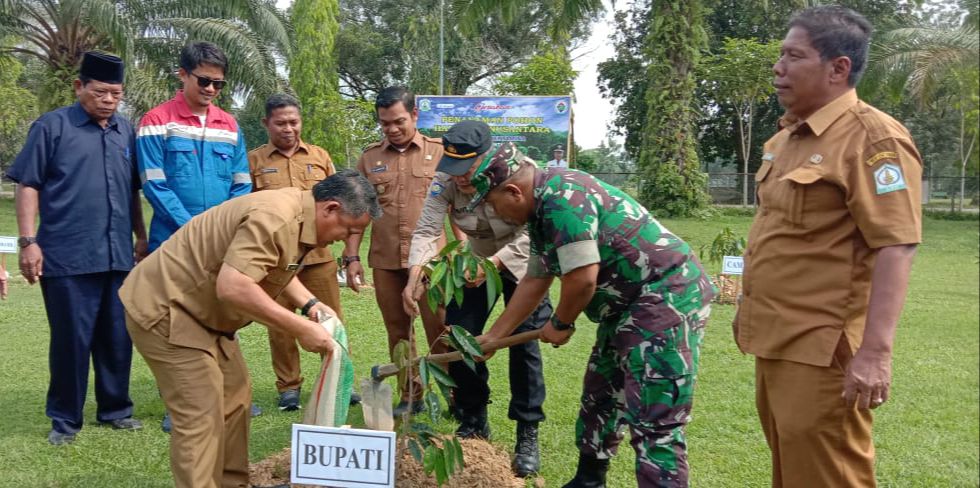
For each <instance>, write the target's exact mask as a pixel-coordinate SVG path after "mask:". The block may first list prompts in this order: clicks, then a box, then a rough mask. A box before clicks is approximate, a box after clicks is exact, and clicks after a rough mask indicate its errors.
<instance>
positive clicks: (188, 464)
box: [126, 313, 252, 488]
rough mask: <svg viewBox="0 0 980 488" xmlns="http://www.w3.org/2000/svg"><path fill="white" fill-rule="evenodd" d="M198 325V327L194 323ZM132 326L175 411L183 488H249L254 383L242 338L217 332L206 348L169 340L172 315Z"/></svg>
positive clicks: (173, 450) (175, 458)
mask: <svg viewBox="0 0 980 488" xmlns="http://www.w3.org/2000/svg"><path fill="white" fill-rule="evenodd" d="M190 326H193V325H190ZM126 328H127V329H128V330H129V335H130V336H131V337H132V339H133V344H134V345H135V346H136V349H137V350H138V351H139V352H140V354H142V355H143V358H144V359H145V360H146V363H147V365H149V367H150V371H152V372H153V376H154V377H155V378H156V380H157V386H158V387H159V389H160V395H161V396H162V397H163V403H164V405H166V407H167V411H168V412H170V418H171V420H172V421H173V430H172V431H171V434H170V470H171V472H173V476H174V485H175V486H176V487H178V488H185V487H186V488H217V487H219V486H220V487H248V486H249V484H248V425H249V417H250V415H249V413H250V410H249V405H251V403H252V384H251V380H250V379H249V376H248V368H247V367H246V365H245V359H244V358H243V357H242V351H241V349H240V348H239V347H238V341H237V339H234V338H229V337H226V336H223V335H220V334H214V343H213V344H211V345H210V346H209V347H208V348H207V349H206V350H205V349H195V348H190V347H182V346H176V345H173V344H171V343H170V342H169V340H168V338H169V336H170V318H169V317H165V318H164V319H163V320H162V321H160V322H159V323H157V324H155V325H153V326H152V327H150V329H149V330H147V329H144V328H143V327H142V326H141V325H140V324H138V323H136V322H135V321H134V320H133V318H132V317H131V316H129V314H128V313H127V314H126Z"/></svg>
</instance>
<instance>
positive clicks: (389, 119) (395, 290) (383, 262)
mask: <svg viewBox="0 0 980 488" xmlns="http://www.w3.org/2000/svg"><path fill="white" fill-rule="evenodd" d="M374 107H375V110H376V111H377V115H378V120H379V122H380V123H381V130H382V132H384V135H385V137H384V139H383V140H382V141H381V142H378V143H375V144H372V145H370V146H368V147H367V148H365V149H364V153H363V154H361V157H360V159H359V160H358V161H357V170H358V171H360V172H361V174H363V175H364V176H365V177H367V179H368V180H370V181H371V184H372V185H374V188H375V190H376V191H377V192H378V203H379V204H380V205H381V208H382V209H384V216H382V217H381V218H380V219H378V220H377V221H375V222H374V225H373V226H372V228H371V250H370V255H369V256H368V264H369V265H370V266H371V268H372V270H373V275H374V276H373V277H374V287H375V298H376V299H377V302H378V308H380V309H381V317H382V319H383V320H384V322H385V328H386V329H387V330H388V349H389V351H391V350H393V349H394V347H395V344H397V343H398V341H401V340H406V341H407V340H408V338H409V328H410V327H411V326H412V317H411V316H409V315H408V314H406V313H405V311H404V310H403V309H402V300H401V295H402V290H403V289H404V288H405V285H407V284H408V253H409V248H410V247H411V243H412V232H413V231H414V230H415V223H416V222H418V220H419V216H420V215H421V214H422V206H423V205H424V203H425V196H426V195H427V194H428V193H427V192H428V189H429V183H431V182H432V178H433V177H434V176H435V173H436V164H438V163H439V159H440V158H442V141H441V140H440V139H435V138H431V137H426V136H423V135H422V134H421V133H420V132H419V131H418V130H417V129H416V128H415V123H416V121H417V120H418V110H417V109H416V108H415V95H414V94H413V93H412V92H410V91H408V90H407V89H405V88H403V87H389V88H386V89H384V90H382V91H381V93H379V94H378V98H377V100H376V101H375V103H374ZM361 237H362V236H361V235H360V234H357V235H354V236H351V239H349V240H348V241H347V245H346V247H345V249H344V257H343V260H344V265H345V266H346V267H347V285H348V286H349V287H350V288H351V289H352V290H354V291H358V290H359V286H358V285H359V284H360V283H361V282H363V277H364V269H363V268H362V266H361V263H360V260H361V258H360V256H358V249H359V248H360V245H361ZM439 242H440V246H441V245H443V244H445V238H440V241H439ZM420 308H421V309H422V310H421V311H422V323H423V325H424V327H425V334H426V338H427V339H428V343H429V344H430V345H434V344H435V342H436V339H437V338H438V337H439V335H440V334H442V331H443V330H444V328H445V327H444V326H443V319H442V315H443V313H442V312H440V313H438V314H437V313H433V312H432V311H431V310H430V309H429V307H428V305H425V306H422V307H420ZM414 347H415V345H414V344H412V348H413V350H414ZM411 381H412V382H413V383H414V385H413V388H412V391H413V392H414V398H413V400H416V401H415V403H414V404H413V409H414V410H415V412H414V413H418V412H419V411H421V410H422V408H423V404H422V402H419V401H417V400H420V399H421V398H422V388H421V386H422V384H421V381H419V378H418V376H417V375H416V376H415V377H414V378H412V380H411ZM399 388H400V389H401V400H402V401H401V403H399V405H398V406H396V407H395V410H394V414H395V415H396V416H399V415H401V414H402V413H404V412H405V410H406V409H407V408H408V402H407V400H408V398H409V386H408V384H404V385H399Z"/></svg>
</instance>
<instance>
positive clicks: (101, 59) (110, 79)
mask: <svg viewBox="0 0 980 488" xmlns="http://www.w3.org/2000/svg"><path fill="white" fill-rule="evenodd" d="M78 75H79V76H84V77H86V78H91V79H93V80H95V81H101V82H103V83H111V84H113V85H121V84H122V82H123V62H122V59H119V58H118V57H116V56H113V55H111V54H105V53H100V52H95V51H89V52H87V53H85V55H84V56H83V57H82V67H81V68H79V70H78Z"/></svg>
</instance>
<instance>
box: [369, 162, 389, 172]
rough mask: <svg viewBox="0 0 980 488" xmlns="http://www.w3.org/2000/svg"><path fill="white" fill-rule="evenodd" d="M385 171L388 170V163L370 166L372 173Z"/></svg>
mask: <svg viewBox="0 0 980 488" xmlns="http://www.w3.org/2000/svg"><path fill="white" fill-rule="evenodd" d="M385 171H388V165H387V164H386V165H384V166H377V167H374V168H371V172H372V173H384V172H385Z"/></svg>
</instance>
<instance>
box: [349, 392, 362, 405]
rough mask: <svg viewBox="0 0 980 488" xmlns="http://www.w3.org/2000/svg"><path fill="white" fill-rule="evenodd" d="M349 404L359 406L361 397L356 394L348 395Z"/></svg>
mask: <svg viewBox="0 0 980 488" xmlns="http://www.w3.org/2000/svg"><path fill="white" fill-rule="evenodd" d="M350 404H351V405H360V404H361V395H358V394H357V393H354V392H351V394H350Z"/></svg>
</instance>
